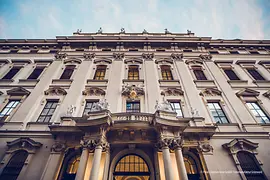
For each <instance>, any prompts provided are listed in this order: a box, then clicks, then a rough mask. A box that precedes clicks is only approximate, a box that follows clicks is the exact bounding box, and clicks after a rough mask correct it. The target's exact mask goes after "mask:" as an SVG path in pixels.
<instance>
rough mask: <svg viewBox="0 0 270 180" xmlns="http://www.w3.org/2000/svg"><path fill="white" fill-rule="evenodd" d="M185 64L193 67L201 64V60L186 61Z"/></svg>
mask: <svg viewBox="0 0 270 180" xmlns="http://www.w3.org/2000/svg"><path fill="white" fill-rule="evenodd" d="M186 64H188V65H194V64H203V60H201V59H199V58H196V59H187V60H186Z"/></svg>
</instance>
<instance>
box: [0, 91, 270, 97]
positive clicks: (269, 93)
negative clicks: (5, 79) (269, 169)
mask: <svg viewBox="0 0 270 180" xmlns="http://www.w3.org/2000/svg"><path fill="white" fill-rule="evenodd" d="M0 94H1V93H0ZM263 95H264V96H265V97H267V98H269V99H270V90H268V91H267V92H265V93H263Z"/></svg>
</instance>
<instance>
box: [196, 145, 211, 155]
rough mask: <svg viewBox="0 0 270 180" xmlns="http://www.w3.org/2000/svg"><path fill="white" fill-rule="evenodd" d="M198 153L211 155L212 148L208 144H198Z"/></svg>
mask: <svg viewBox="0 0 270 180" xmlns="http://www.w3.org/2000/svg"><path fill="white" fill-rule="evenodd" d="M198 149H199V151H201V152H202V153H203V154H213V151H214V148H213V146H211V145H210V144H209V142H199V146H198Z"/></svg>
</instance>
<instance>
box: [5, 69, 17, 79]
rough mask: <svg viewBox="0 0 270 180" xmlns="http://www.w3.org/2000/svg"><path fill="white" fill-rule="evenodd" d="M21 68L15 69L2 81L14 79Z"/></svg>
mask: <svg viewBox="0 0 270 180" xmlns="http://www.w3.org/2000/svg"><path fill="white" fill-rule="evenodd" d="M20 69H21V67H13V68H11V69H10V70H9V72H8V73H7V74H6V75H5V76H4V77H3V78H2V79H12V78H13V77H14V76H15V75H16V74H17V73H18V72H19V71H20Z"/></svg>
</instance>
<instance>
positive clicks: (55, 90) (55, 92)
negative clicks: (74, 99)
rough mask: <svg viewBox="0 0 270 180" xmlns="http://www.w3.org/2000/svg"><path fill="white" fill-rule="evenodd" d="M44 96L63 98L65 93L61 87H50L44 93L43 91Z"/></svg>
mask: <svg viewBox="0 0 270 180" xmlns="http://www.w3.org/2000/svg"><path fill="white" fill-rule="evenodd" d="M44 94H45V95H51V96H64V95H66V94H67V91H66V90H65V89H63V88H61V87H50V88H49V89H47V90H46V91H44Z"/></svg>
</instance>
